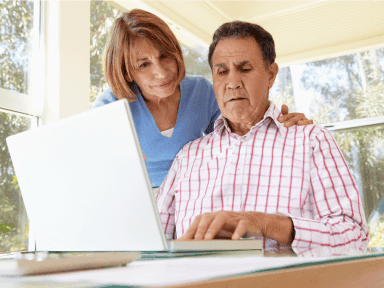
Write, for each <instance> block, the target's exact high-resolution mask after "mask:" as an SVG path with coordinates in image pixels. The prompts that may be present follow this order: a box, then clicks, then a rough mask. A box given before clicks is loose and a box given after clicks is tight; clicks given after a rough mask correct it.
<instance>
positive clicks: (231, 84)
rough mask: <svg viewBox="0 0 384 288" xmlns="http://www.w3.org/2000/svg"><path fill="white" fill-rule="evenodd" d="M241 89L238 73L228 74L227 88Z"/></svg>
mask: <svg viewBox="0 0 384 288" xmlns="http://www.w3.org/2000/svg"><path fill="white" fill-rule="evenodd" d="M241 87H242V82H241V77H240V73H238V72H237V71H235V72H232V71H231V72H229V74H228V78H227V88H228V89H237V88H241Z"/></svg>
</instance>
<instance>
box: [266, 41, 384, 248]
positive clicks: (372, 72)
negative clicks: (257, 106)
mask: <svg viewBox="0 0 384 288" xmlns="http://www.w3.org/2000/svg"><path fill="white" fill-rule="evenodd" d="M271 99H272V100H274V101H275V102H276V103H277V104H278V105H281V104H282V103H286V104H288V105H289V107H290V108H291V111H293V110H297V111H300V112H304V113H305V114H306V116H307V118H311V119H313V120H314V122H315V123H316V124H322V125H324V126H325V127H327V128H328V129H329V130H331V132H332V133H333V136H334V137H335V139H336V141H337V143H338V144H339V146H340V149H341V150H342V152H343V155H344V158H345V160H346V161H347V163H348V166H349V168H350V169H351V171H352V173H353V175H354V178H355V180H356V182H357V185H358V188H359V191H360V196H361V200H362V202H363V207H364V212H365V216H366V218H367V221H368V225H369V226H370V231H371V240H372V243H371V246H372V245H374V246H376V247H377V246H384V237H383V236H384V233H383V232H381V233H382V234H381V236H379V235H378V234H377V231H379V229H376V228H374V227H379V226H380V225H383V224H380V223H383V222H384V211H383V210H384V209H383V208H384V207H383V204H380V203H382V202H384V177H383V175H384V116H383V115H384V48H377V49H369V50H366V51H363V52H357V53H353V54H348V55H343V56H340V57H335V58H329V59H324V60H321V61H317V62H311V63H304V64H297V65H292V66H289V67H284V68H282V69H280V72H279V74H278V77H277V79H276V82H275V85H274V87H273V89H272V90H271ZM381 199H382V200H383V201H381V202H380V200H381ZM379 238H380V239H381V240H380V241H379V240H377V239H379ZM375 239H376V240H375Z"/></svg>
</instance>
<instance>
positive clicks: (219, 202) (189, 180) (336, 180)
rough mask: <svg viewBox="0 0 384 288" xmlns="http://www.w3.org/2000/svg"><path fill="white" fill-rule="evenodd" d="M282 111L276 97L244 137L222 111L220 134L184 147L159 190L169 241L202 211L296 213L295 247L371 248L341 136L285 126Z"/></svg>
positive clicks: (217, 130) (217, 127) (217, 125)
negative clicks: (343, 152) (338, 144)
mask: <svg viewBox="0 0 384 288" xmlns="http://www.w3.org/2000/svg"><path fill="white" fill-rule="evenodd" d="M280 114H281V113H280V111H279V110H278V109H277V108H276V106H275V105H274V104H272V102H271V104H270V106H269V108H268V110H267V112H266V113H265V115H264V118H263V120H261V121H260V122H259V123H257V124H256V125H255V126H254V127H252V129H251V130H250V131H249V132H248V133H247V134H246V135H244V136H239V135H237V134H234V133H232V132H231V130H230V129H229V127H228V124H227V122H226V120H225V119H223V118H222V117H221V116H220V117H219V118H218V119H217V120H216V122H215V129H214V132H212V133H210V134H208V135H206V136H204V137H202V138H200V139H197V140H195V141H192V142H190V143H188V144H186V145H185V146H184V147H183V148H182V149H181V150H180V152H179V153H178V154H177V156H176V158H175V160H174V162H173V164H172V167H171V169H170V170H169V173H168V175H167V177H166V178H165V180H164V182H163V184H162V185H161V186H160V189H159V190H158V192H157V194H156V200H157V205H158V209H159V213H160V218H161V222H162V225H163V228H164V232H165V234H166V237H167V238H168V239H171V238H172V236H173V230H174V227H175V225H176V234H177V237H180V236H181V235H183V234H184V233H185V232H186V231H187V229H188V228H189V226H190V225H191V224H192V222H193V220H194V218H195V217H196V216H197V215H199V214H203V213H207V212H214V211H220V210H226V211H258V212H265V213H270V214H276V213H279V214H282V215H285V216H289V217H291V218H292V221H293V224H294V228H295V233H296V236H295V240H294V241H293V243H292V247H311V246H313V245H322V246H329V247H345V248H348V249H349V248H357V249H360V250H363V251H365V250H366V248H367V245H368V228H367V225H366V220H365V216H364V211H363V208H362V205H361V201H360V197H359V192H358V190H357V187H356V184H355V181H354V180H353V177H352V175H351V172H350V171H349V169H348V166H347V164H346V162H345V160H344V158H343V156H342V153H341V151H340V149H339V147H338V146H337V144H336V142H335V140H334V139H333V137H332V136H331V134H330V133H329V132H328V131H327V130H326V129H324V128H322V127H320V126H316V125H309V126H294V127H291V128H285V127H284V125H283V124H281V123H280V122H278V121H277V119H278V117H279V116H280Z"/></svg>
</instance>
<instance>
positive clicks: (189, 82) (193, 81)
mask: <svg viewBox="0 0 384 288" xmlns="http://www.w3.org/2000/svg"><path fill="white" fill-rule="evenodd" d="M181 84H182V85H184V86H186V87H192V86H202V87H212V83H211V82H210V81H209V80H208V79H207V78H205V77H203V76H200V75H186V76H185V78H184V80H183V81H182V82H181Z"/></svg>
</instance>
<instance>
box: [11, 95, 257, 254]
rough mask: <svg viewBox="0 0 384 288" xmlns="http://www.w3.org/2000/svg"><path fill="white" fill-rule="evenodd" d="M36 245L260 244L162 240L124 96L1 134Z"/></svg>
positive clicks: (154, 247) (199, 247) (168, 247)
mask: <svg viewBox="0 0 384 288" xmlns="http://www.w3.org/2000/svg"><path fill="white" fill-rule="evenodd" d="M7 145H8V148H9V152H10V155H11V159H12V162H13V165H14V169H15V172H16V176H17V179H18V184H19V187H20V191H21V194H22V197H23V200H24V204H25V208H26V211H27V215H28V218H29V221H30V223H32V227H33V229H34V235H35V240H36V250H37V251H177V250H178V251H204V250H211V251H212V250H239V249H240V250H243V249H252V250H260V249H262V241H261V240H238V241H232V240H217V241H187V242H183V241H167V240H166V238H165V236H164V233H163V229H162V225H161V222H160V217H159V214H158V210H157V206H156V201H155V198H154V195H153V192H152V187H151V184H150V179H149V175H148V172H147V168H146V164H145V161H144V158H143V154H142V151H141V148H140V142H139V140H138V136H137V133H136V130H135V125H134V121H133V118H132V115H131V112H130V108H129V103H128V101H127V100H119V101H116V102H114V103H110V104H108V105H105V106H103V107H100V108H97V109H94V110H90V111H87V112H84V113H81V114H78V115H75V116H71V117H68V118H66V119H62V120H60V121H57V122H55V123H52V124H48V125H45V126H42V127H39V128H37V129H33V130H29V131H25V132H22V133H19V134H16V135H13V136H10V137H8V138H7Z"/></svg>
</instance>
